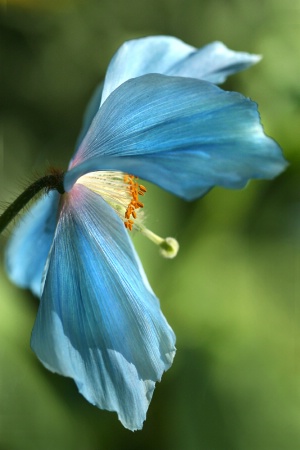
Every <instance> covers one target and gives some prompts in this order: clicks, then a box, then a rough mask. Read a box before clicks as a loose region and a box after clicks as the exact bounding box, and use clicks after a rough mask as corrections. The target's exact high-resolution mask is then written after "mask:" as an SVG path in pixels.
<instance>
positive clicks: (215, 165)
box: [65, 75, 286, 199]
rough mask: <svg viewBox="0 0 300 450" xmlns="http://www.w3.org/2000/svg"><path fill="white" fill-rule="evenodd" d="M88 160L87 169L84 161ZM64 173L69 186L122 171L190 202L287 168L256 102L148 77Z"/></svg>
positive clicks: (119, 95) (123, 94)
mask: <svg viewBox="0 0 300 450" xmlns="http://www.w3.org/2000/svg"><path fill="white" fill-rule="evenodd" d="M81 161H83V163H82V164H80V162H81ZM73 164H74V165H77V164H79V165H78V167H74V169H72V170H71V171H69V172H68V173H67V174H66V175H65V189H66V190H70V188H71V187H72V185H73V183H74V182H75V181H76V179H77V178H78V177H79V176H81V175H82V174H84V173H87V172H93V171H96V170H122V171H124V172H129V173H133V174H135V175H137V176H139V177H141V178H144V179H146V180H149V181H151V182H153V183H156V184H157V185H159V186H161V187H162V188H164V189H166V190H169V191H171V192H173V193H175V194H177V195H179V196H182V197H184V198H186V199H193V198H196V197H198V196H201V195H203V194H204V193H205V192H206V191H207V190H209V189H210V188H212V187H213V186H215V185H220V186H224V187H227V188H241V187H243V186H244V185H245V184H246V183H247V181H248V180H249V179H250V178H267V179H268V178H273V177H274V176H276V175H278V174H279V173H280V172H281V171H282V170H284V168H285V167H286V161H285V160H284V158H283V156H282V152H281V149H280V147H279V146H278V145H277V144H276V143H275V142H274V141H273V140H272V139H270V138H268V137H267V136H266V135H265V134H264V132H263V129H262V126H261V124H260V117H259V114H258V111H257V105H256V104H255V103H253V102H252V101H250V100H249V99H246V98H245V97H243V96H242V95H240V94H237V93H234V92H225V91H223V90H222V89H220V88H218V87H216V86H215V85H213V84H211V83H207V82H204V81H199V80H195V79H190V78H180V77H170V76H163V75H146V76H143V77H140V78H135V79H132V80H129V81H127V82H126V83H124V84H123V85H122V86H120V87H119V88H118V89H117V90H116V91H114V92H113V93H112V94H111V95H110V97H109V98H108V99H107V101H106V102H105V103H104V104H103V105H102V107H101V108H100V110H99V112H98V113H97V116H96V117H95V120H94V122H93V124H92V126H91V128H90V130H89V132H88V134H87V136H86V138H85V139H84V141H83V143H82V146H81V147H80V149H79V150H78V152H77V154H76V156H75V159H74V161H73Z"/></svg>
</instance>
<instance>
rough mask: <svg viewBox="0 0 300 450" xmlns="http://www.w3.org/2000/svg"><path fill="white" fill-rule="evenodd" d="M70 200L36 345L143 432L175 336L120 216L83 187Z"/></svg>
mask: <svg viewBox="0 0 300 450" xmlns="http://www.w3.org/2000/svg"><path fill="white" fill-rule="evenodd" d="M65 197H66V199H65V201H64V204H63V206H62V210H61V214H60V220H59V222H58V225H57V231H56V234H55V238H54V243H53V246H52V249H51V253H50V256H49V260H48V264H47V275H46V279H45V285H44V291H43V296H42V299H41V303H40V307H39V311H38V315H37V319H36V322H35V325H34V329H33V333H32V341H31V344H32V348H33V350H34V351H35V352H36V354H37V356H38V357H39V358H40V360H41V361H42V362H43V363H44V365H45V366H46V367H47V368H49V369H50V370H52V371H54V372H58V373H60V374H62V375H65V376H68V377H72V378H73V379H74V380H75V382H76V384H77V386H78V388H79V390H80V392H81V393H82V394H83V395H84V397H85V398H86V399H87V400H88V401H89V402H91V403H93V404H95V405H97V406H98V407H99V408H102V409H107V410H110V411H116V412H117V413H118V416H119V419H120V421H121V422H122V423H123V425H124V426H125V427H127V428H129V429H131V430H135V429H140V428H141V427H142V424H143V421H144V420H145V417H146V412H147V409H148V405H149V402H150V400H151V397H152V394H153V390H154V387H155V382H156V381H159V380H160V378H161V376H162V374H163V372H164V371H165V370H167V369H168V368H169V367H170V365H171V364H172V360H173V357H174V354H175V336H174V333H173V331H172V330H171V328H170V327H169V325H168V323H167V322H166V319H165V318H164V316H163V314H162V312H161V310H160V306H159V302H158V300H157V298H156V297H155V295H154V294H153V292H152V290H151V288H150V286H149V284H148V281H147V279H146V276H145V274H144V272H143V269H142V267H141V264H140V262H139V260H138V257H137V255H136V253H135V251H134V249H133V246H132V244H131V241H130V239H129V238H128V234H127V232H126V230H125V227H124V224H123V223H122V222H121V220H120V219H119V217H118V216H117V215H116V213H115V212H114V211H113V210H112V208H111V207H110V206H109V205H108V204H106V203H105V202H104V200H103V199H102V198H101V197H100V196H98V195H97V194H95V193H93V192H92V191H90V190H89V189H88V188H86V187H84V186H81V185H79V184H76V185H75V186H74V188H73V189H72V191H71V192H70V194H66V195H65Z"/></svg>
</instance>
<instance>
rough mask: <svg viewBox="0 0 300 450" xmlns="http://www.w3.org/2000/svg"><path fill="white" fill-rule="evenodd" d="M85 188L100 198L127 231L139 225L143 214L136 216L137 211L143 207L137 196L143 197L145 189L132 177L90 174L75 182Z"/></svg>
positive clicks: (107, 172) (122, 174) (118, 173)
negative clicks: (120, 220)
mask: <svg viewBox="0 0 300 450" xmlns="http://www.w3.org/2000/svg"><path fill="white" fill-rule="evenodd" d="M77 183H80V184H83V185H84V186H86V187H87V188H89V189H91V191H93V192H95V193H96V194H99V195H101V197H102V198H103V199H104V200H105V201H106V202H107V203H108V204H109V205H110V206H111V207H112V208H113V209H114V210H115V211H116V213H117V214H118V216H119V217H120V218H121V219H122V220H123V221H124V225H125V227H126V228H127V229H128V230H130V231H131V230H132V229H133V228H134V225H135V220H136V219H138V220H137V224H140V223H141V220H142V218H143V214H139V218H138V214H137V210H138V209H140V208H143V207H144V204H143V203H142V202H141V201H140V199H139V196H143V195H145V193H146V192H147V189H146V188H145V186H143V185H142V184H139V183H138V182H137V177H135V176H134V175H128V174H124V173H123V172H111V171H101V172H91V173H88V174H86V175H83V176H82V177H80V178H79V179H78V180H77Z"/></svg>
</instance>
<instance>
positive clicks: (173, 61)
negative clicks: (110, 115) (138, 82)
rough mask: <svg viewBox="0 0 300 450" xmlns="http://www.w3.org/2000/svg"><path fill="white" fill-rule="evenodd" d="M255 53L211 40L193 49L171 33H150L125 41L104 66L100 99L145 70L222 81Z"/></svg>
mask: <svg viewBox="0 0 300 450" xmlns="http://www.w3.org/2000/svg"><path fill="white" fill-rule="evenodd" d="M260 59H261V58H260V56H258V55H250V54H249V53H244V52H234V51H232V50H229V49H228V48H227V47H226V46H225V45H224V44H222V43H221V42H213V43H212V44H209V45H206V46H205V47H203V48H201V49H199V50H197V49H196V48H195V47H192V46H190V45H187V44H185V43H184V42H182V41H181V40H179V39H177V38H174V37H171V36H151V37H146V38H142V39H136V40H132V41H128V42H125V43H124V44H123V45H122V46H121V47H120V48H119V50H118V51H117V53H116V54H115V56H114V57H113V59H112V60H111V62H110V65H109V67H108V70H107V73H106V78H105V83H104V89H103V96H102V100H101V102H102V103H103V102H104V101H105V100H106V98H107V97H108V96H109V95H110V94H111V93H112V92H113V91H114V90H115V89H116V88H117V87H118V86H120V85H121V84H122V83H124V82H125V81H127V80H129V79H130V78H135V77H139V76H141V75H146V74H149V73H160V74H163V75H177V76H182V77H190V78H198V79H202V80H205V81H210V82H212V83H222V82H223V81H225V79H226V78H227V76H228V75H231V74H233V73H236V72H239V71H240V70H244V69H247V68H248V67H250V66H251V65H253V64H255V63H257V62H258V61H259V60H260Z"/></svg>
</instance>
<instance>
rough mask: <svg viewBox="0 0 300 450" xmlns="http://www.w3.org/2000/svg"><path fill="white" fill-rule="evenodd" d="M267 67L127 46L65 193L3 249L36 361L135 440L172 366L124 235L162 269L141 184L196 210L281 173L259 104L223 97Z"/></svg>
mask: <svg viewBox="0 0 300 450" xmlns="http://www.w3.org/2000/svg"><path fill="white" fill-rule="evenodd" d="M259 59H260V58H259V57H258V56H256V55H249V54H247V53H241V52H233V51H231V50H229V49H227V48H226V47H225V46H224V45H223V44H221V43H219V42H216V43H213V44H210V45H208V46H206V47H204V48H202V49H200V50H197V49H195V48H193V47H191V46H188V45H186V44H184V43H183V42H181V41H180V40H178V39H175V38H173V37H164V36H158V37H149V38H144V39H138V40H134V41H130V42H127V43H125V44H124V45H123V46H122V47H121V48H120V49H119V50H118V52H117V53H116V55H115V56H114V58H113V59H112V61H111V63H110V65H109V67H108V71H107V74H106V78H105V81H104V83H103V85H102V86H101V87H99V88H98V90H97V92H96V94H95V97H94V99H93V101H92V102H91V104H90V105H89V107H88V110H87V113H86V116H85V119H84V124H83V131H82V133H81V134H80V137H79V140H78V143H77V148H76V151H75V154H74V156H73V158H72V160H71V162H70V165H69V169H68V171H67V172H66V174H65V176H64V189H65V191H66V192H65V193H64V194H62V195H59V194H58V192H50V193H49V194H48V195H47V196H44V197H42V198H41V199H39V200H38V202H37V203H36V204H35V206H33V208H32V209H31V210H30V211H29V213H27V215H26V216H25V217H24V219H23V220H22V222H21V223H20V225H19V227H18V228H17V229H16V231H15V233H14V235H13V237H12V239H11V241H10V244H9V246H8V249H7V253H6V266H7V271H8V274H9V276H10V278H11V279H12V280H13V281H14V282H15V283H16V284H18V285H19V286H22V287H24V288H25V287H26V288H30V289H31V290H32V291H33V292H34V293H35V294H37V295H39V296H40V298H41V302H40V306H39V311H38V314H37V318H36V322H35V325H34V328H33V332H32V338H31V345H32V348H33V350H34V351H35V353H36V354H37V356H38V358H39V359H40V360H41V361H42V363H43V364H44V365H45V366H46V367H47V368H48V369H50V370H51V371H53V372H57V373H60V374H62V375H64V376H68V377H71V378H73V379H74V381H75V382H76V384H77V386H78V389H79V391H80V392H81V393H82V395H84V397H85V398H86V399H87V400H88V401H89V402H91V403H93V404H94V405H97V406H98V407H99V408H103V409H107V410H110V411H116V412H117V413H118V416H119V419H120V421H121V422H122V423H123V425H124V426H125V427H127V428H129V429H130V430H135V429H140V428H141V427H142V424H143V421H144V420H145V417H146V412H147V409H148V406H149V403H150V400H151V397H152V394H153V391H154V387H155V383H156V381H159V380H160V379H161V376H162V374H163V372H164V371H166V370H167V369H168V368H169V367H170V366H171V364H172V361H173V358H174V355H175V335H174V333H173V331H172V329H171V328H170V326H169V325H168V323H167V321H166V319H165V317H164V316H163V314H162V312H161V309H160V305H159V301H158V299H157V298H156V296H155V294H154V293H153V291H152V289H151V287H150V286H149V283H148V281H147V278H146V275H145V273H144V271H143V268H142V266H141V263H140V261H139V259H138V256H137V254H136V252H135V250H134V248H133V245H132V243H131V240H130V238H129V236H128V235H129V233H128V230H130V229H132V228H133V229H136V230H138V231H141V232H142V233H143V234H145V235H146V236H147V237H149V238H150V239H152V240H154V241H155V242H157V243H158V244H159V245H160V246H161V249H162V251H163V252H164V253H165V255H167V256H168V255H169V256H173V254H172V251H173V253H174V254H175V253H176V251H177V250H178V248H177V244H176V241H175V240H172V239H171V238H167V239H165V240H164V239H161V238H159V237H158V236H156V235H154V234H153V233H152V232H151V231H150V230H148V229H147V228H146V227H145V225H144V223H143V217H142V214H141V210H142V206H143V204H142V201H141V199H142V195H143V194H144V193H145V191H146V189H145V187H144V186H143V185H141V184H139V182H138V181H137V179H136V177H141V178H143V179H145V180H148V181H150V182H152V183H155V184H157V185H158V186H160V187H162V188H163V189H166V190H168V191H170V192H172V193H174V194H176V195H178V196H180V197H182V198H184V199H187V200H191V199H195V198H197V197H200V196H202V195H204V194H205V193H206V192H207V191H208V190H209V189H211V188H212V187H213V186H215V185H219V186H223V187H226V188H234V189H235V188H241V187H243V186H244V185H245V184H246V183H247V182H248V180H249V179H251V178H267V179H270V178H273V177H275V176H276V175H278V174H279V173H280V172H281V171H282V170H284V168H285V166H286V162H285V160H284V158H283V156H282V153H281V150H280V148H279V146H278V145H277V144H276V143H275V142H274V141H273V140H272V139H270V138H269V137H267V136H266V135H265V134H264V132H263V129H262V126H261V124H260V118H259V114H258V111H257V106H256V104H255V103H253V102H252V101H250V100H249V99H247V98H245V97H243V96H242V95H240V94H238V93H235V92H225V91H223V90H222V89H220V88H219V87H217V86H216V85H215V84H216V83H221V82H223V81H224V80H225V79H226V77H227V76H228V75H230V74H233V73H235V72H237V71H239V70H242V69H245V68H247V67H249V66H251V65H252V64H254V63H256V62H257V61H258V60H259ZM132 174H134V176H133V175H132ZM124 224H125V226H124ZM126 228H127V229H126Z"/></svg>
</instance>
